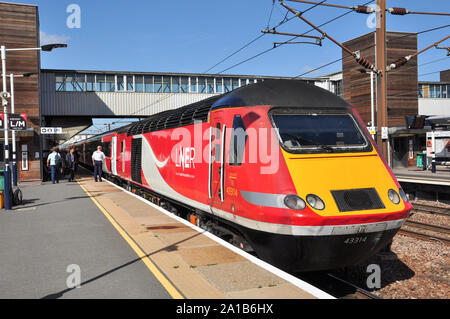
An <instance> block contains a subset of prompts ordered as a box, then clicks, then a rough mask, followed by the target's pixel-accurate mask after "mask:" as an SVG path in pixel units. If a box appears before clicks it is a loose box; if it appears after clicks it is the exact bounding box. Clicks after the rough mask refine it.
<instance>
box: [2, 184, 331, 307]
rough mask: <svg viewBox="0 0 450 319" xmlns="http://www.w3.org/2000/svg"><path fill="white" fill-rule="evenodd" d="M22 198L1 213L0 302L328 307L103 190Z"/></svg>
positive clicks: (242, 256)
mask: <svg viewBox="0 0 450 319" xmlns="http://www.w3.org/2000/svg"><path fill="white" fill-rule="evenodd" d="M22 190H23V193H24V199H25V205H24V206H23V207H18V208H16V209H15V210H13V211H9V212H5V211H0V260H1V264H2V266H1V267H0V298H7V299H8V298H32V299H35V298H70V299H72V298H145V299H163V298H176V299H182V298H186V299H316V298H332V297H331V296H330V295H327V294H326V293H324V292H322V291H320V290H319V289H317V288H315V287H313V286H311V285H309V284H307V283H305V282H303V281H301V280H299V279H297V278H295V277H293V276H291V275H289V274H287V273H285V272H283V271H281V270H279V269H277V268H275V267H272V266H270V265H268V264H266V263H264V262H262V261H259V260H258V259H256V258H255V257H253V256H251V255H248V254H246V253H244V252H242V251H241V250H239V249H237V248H235V247H234V246H231V245H229V244H227V243H225V242H223V241H221V240H220V239H217V238H216V237H214V236H212V235H211V234H209V233H206V232H204V231H202V230H200V229H198V228H197V227H195V226H193V225H190V224H189V223H188V222H186V221H184V220H181V219H179V218H178V217H175V216H173V215H172V216H170V215H171V214H170V213H168V212H165V211H164V210H162V209H161V208H159V207H157V206H155V205H153V204H151V203H150V202H148V201H146V200H144V199H142V198H140V197H138V196H136V195H134V194H131V193H129V192H126V191H124V190H123V189H120V188H118V187H117V186H115V185H113V184H111V183H109V182H103V183H95V182H94V181H93V179H92V178H90V177H89V178H87V177H86V178H81V179H79V180H78V182H77V183H66V182H65V183H63V182H62V183H61V184H57V185H51V184H48V183H47V184H42V185H41V184H32V185H26V186H23V187H22ZM69 265H79V267H80V269H81V288H78V289H71V288H68V286H67V282H66V281H67V280H68V278H69V276H70V275H71V273H70V272H69V271H68V270H69V269H68V266H69Z"/></svg>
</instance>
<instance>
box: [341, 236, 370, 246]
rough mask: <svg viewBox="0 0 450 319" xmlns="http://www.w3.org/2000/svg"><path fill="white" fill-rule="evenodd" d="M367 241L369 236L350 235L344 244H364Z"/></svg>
mask: <svg viewBox="0 0 450 319" xmlns="http://www.w3.org/2000/svg"><path fill="white" fill-rule="evenodd" d="M366 241H367V236H366V237H362V236H361V237H350V238H347V239H346V240H345V241H344V244H346V245H356V244H362V243H365V242H366Z"/></svg>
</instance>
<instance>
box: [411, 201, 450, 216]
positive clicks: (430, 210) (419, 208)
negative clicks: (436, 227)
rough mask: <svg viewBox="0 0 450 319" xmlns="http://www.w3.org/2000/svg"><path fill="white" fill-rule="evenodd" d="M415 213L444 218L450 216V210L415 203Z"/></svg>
mask: <svg viewBox="0 0 450 319" xmlns="http://www.w3.org/2000/svg"><path fill="white" fill-rule="evenodd" d="M412 205H413V211H416V212H419V213H426V214H436V215H442V216H450V208H443V207H435V206H432V205H425V204H415V203H413V204H412Z"/></svg>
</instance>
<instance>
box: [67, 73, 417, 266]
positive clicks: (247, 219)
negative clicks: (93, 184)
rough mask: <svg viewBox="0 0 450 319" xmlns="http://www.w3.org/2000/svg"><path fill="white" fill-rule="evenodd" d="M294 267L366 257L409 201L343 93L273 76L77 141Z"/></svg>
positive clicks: (231, 236) (110, 171) (389, 233)
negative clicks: (100, 148)
mask: <svg viewBox="0 0 450 319" xmlns="http://www.w3.org/2000/svg"><path fill="white" fill-rule="evenodd" d="M98 145H103V146H104V149H105V151H106V152H107V156H108V159H107V161H106V163H105V165H104V171H105V173H106V174H107V175H108V176H110V178H111V179H112V180H114V181H115V182H116V183H118V184H121V185H122V186H124V187H126V188H128V189H131V190H133V191H135V192H138V193H140V194H144V195H145V196H146V197H147V196H148V197H149V198H151V199H152V200H154V201H155V202H158V203H159V204H160V205H162V206H163V207H165V208H166V209H168V210H169V211H171V212H173V213H175V214H177V215H181V216H184V217H185V218H186V219H188V220H190V221H191V222H192V223H194V224H196V225H198V226H200V227H202V228H204V229H206V230H208V231H210V232H212V233H215V234H217V235H219V236H220V237H222V238H224V239H227V240H229V241H230V242H231V243H233V244H235V245H237V246H239V247H241V248H242V249H244V250H246V251H252V252H254V253H255V254H256V255H257V256H258V257H259V258H261V259H263V260H265V261H267V262H269V263H271V264H273V265H275V266H278V267H280V268H283V269H286V270H288V271H316V270H327V269H333V268H338V267H343V266H347V265H353V264H357V263H359V262H362V261H364V260H366V259H367V258H369V257H371V256H372V255H374V254H375V253H377V252H378V251H380V250H381V249H383V248H384V247H386V246H387V245H388V244H389V243H390V242H391V241H392V238H393V237H394V236H395V235H396V233H397V231H398V230H399V229H400V227H401V226H402V225H403V223H404V221H405V220H406V218H407V217H408V216H409V212H410V210H411V208H412V207H411V204H410V203H409V201H408V198H407V197H406V195H405V193H404V191H403V190H402V189H401V187H400V185H399V183H398V182H397V180H396V179H395V177H394V175H393V174H392V172H391V170H390V168H389V167H388V165H387V164H386V162H385V160H384V159H383V158H382V157H381V155H380V153H379V151H378V150H377V147H376V145H375V143H374V141H373V140H372V138H371V137H370V135H369V133H368V132H367V130H366V128H365V126H364V124H363V123H362V121H361V119H360V117H359V116H358V114H357V112H356V111H355V110H354V109H353V108H352V107H351V106H350V105H349V104H348V103H347V102H345V101H344V100H342V99H341V98H339V97H338V96H336V95H334V94H332V93H330V92H328V91H326V90H323V89H321V88H318V87H316V86H313V85H309V84H305V83H302V82H301V81H293V80H292V81H291V80H266V81H264V82H262V83H257V84H252V85H249V86H246V87H242V88H239V89H237V90H234V91H232V92H230V93H226V94H223V95H220V96H216V97H213V98H209V99H207V100H204V101H201V102H198V103H194V104H191V105H188V106H184V107H181V108H179V109H175V110H173V111H166V112H163V113H160V114H156V115H153V116H151V117H149V118H147V119H145V120H143V121H140V122H137V123H134V124H132V125H129V126H128V127H125V128H122V129H119V130H116V131H112V132H109V133H106V134H104V135H101V136H97V137H94V138H92V139H90V140H87V141H84V142H82V143H81V144H79V145H76V147H77V148H79V149H80V151H81V153H82V161H84V163H85V164H86V165H88V166H92V160H91V155H92V151H93V150H95V148H96V147H97V146H98Z"/></svg>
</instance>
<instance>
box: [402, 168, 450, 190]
mask: <svg viewBox="0 0 450 319" xmlns="http://www.w3.org/2000/svg"><path fill="white" fill-rule="evenodd" d="M393 171H394V174H395V176H396V177H397V179H398V181H399V182H400V183H415V184H428V185H442V186H450V169H449V168H446V167H439V166H438V167H437V172H436V173H435V174H434V173H432V172H431V171H422V170H419V169H417V168H397V169H394V170H393Z"/></svg>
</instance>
